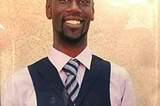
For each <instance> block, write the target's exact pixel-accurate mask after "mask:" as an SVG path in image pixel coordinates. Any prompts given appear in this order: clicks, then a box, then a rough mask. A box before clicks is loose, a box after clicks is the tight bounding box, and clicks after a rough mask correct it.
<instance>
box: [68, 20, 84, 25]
mask: <svg viewBox="0 0 160 106" xmlns="http://www.w3.org/2000/svg"><path fill="white" fill-rule="evenodd" d="M65 23H66V24H71V25H80V24H81V23H82V22H81V21H79V20H66V21H65Z"/></svg>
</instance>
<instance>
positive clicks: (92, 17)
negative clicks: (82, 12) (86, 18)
mask: <svg viewBox="0 0 160 106" xmlns="http://www.w3.org/2000/svg"><path fill="white" fill-rule="evenodd" d="M94 12H95V11H94V2H92V16H91V21H93V20H94Z"/></svg>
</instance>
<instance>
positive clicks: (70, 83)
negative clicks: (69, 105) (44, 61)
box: [63, 59, 80, 103]
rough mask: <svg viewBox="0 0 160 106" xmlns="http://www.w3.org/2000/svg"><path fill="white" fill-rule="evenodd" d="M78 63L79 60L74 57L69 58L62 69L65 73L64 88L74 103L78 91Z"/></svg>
mask: <svg viewBox="0 0 160 106" xmlns="http://www.w3.org/2000/svg"><path fill="white" fill-rule="evenodd" d="M79 65H80V62H79V61H78V60H76V59H74V60H70V61H69V62H68V63H67V64H66V65H65V66H64V67H63V71H64V72H65V73H66V75H67V79H66V81H65V88H66V90H67V92H68V95H69V96H70V98H71V100H72V102H73V103H75V100H76V98H77V96H78V92H79V85H78V82H77V80H76V74H77V71H78V67H79Z"/></svg>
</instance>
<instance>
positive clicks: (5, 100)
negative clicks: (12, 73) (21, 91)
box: [1, 77, 19, 106]
mask: <svg viewBox="0 0 160 106" xmlns="http://www.w3.org/2000/svg"><path fill="white" fill-rule="evenodd" d="M17 96H18V92H17V88H16V85H15V83H14V78H13V77H12V78H10V79H9V80H7V81H6V82H5V84H4V86H3V89H2V95H1V106H19V105H18V97H17Z"/></svg>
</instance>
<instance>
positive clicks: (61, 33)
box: [46, 0, 94, 42]
mask: <svg viewBox="0 0 160 106" xmlns="http://www.w3.org/2000/svg"><path fill="white" fill-rule="evenodd" d="M46 14H47V17H48V18H49V19H52V24H53V31H54V34H56V35H54V36H58V38H60V39H62V40H65V41H69V42H77V41H80V40H81V39H82V38H84V36H87V32H88V29H89V25H90V21H93V19H94V8H93V1H92V0H48V1H47V5H46ZM85 38H86V37H85Z"/></svg>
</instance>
